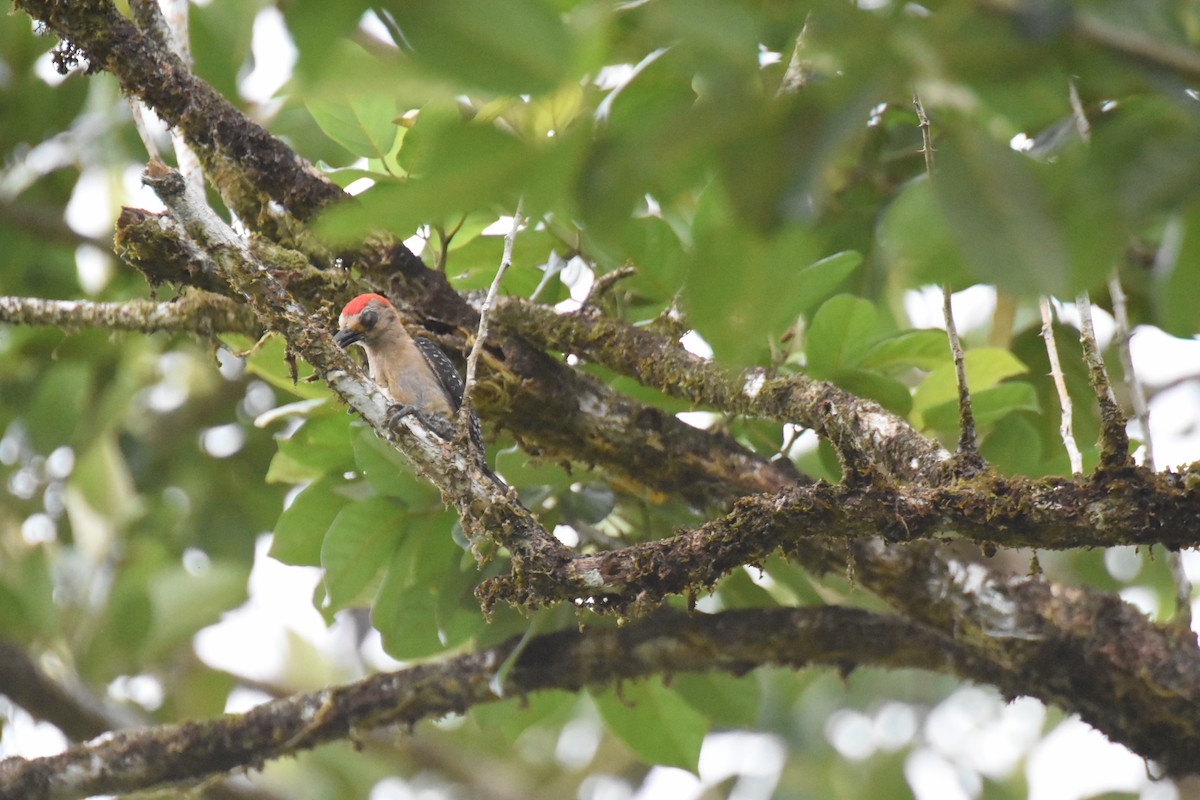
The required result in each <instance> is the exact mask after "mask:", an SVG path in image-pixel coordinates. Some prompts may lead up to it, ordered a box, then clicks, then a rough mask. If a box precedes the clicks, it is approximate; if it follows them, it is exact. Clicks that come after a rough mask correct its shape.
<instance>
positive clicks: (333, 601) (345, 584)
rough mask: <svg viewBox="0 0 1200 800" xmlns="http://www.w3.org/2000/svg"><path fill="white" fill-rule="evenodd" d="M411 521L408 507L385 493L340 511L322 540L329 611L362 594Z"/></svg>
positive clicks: (390, 554) (326, 606)
mask: <svg viewBox="0 0 1200 800" xmlns="http://www.w3.org/2000/svg"><path fill="white" fill-rule="evenodd" d="M407 523H408V514H407V512H406V511H405V510H404V508H402V507H401V506H399V505H397V504H396V503H394V502H392V501H390V500H386V499H384V498H381V497H375V498H371V499H368V500H363V501H361V502H358V503H351V504H350V505H348V506H346V507H345V508H343V509H342V510H341V511H339V512H338V514H337V516H336V517H334V520H333V524H332V525H330V526H329V531H328V533H326V534H325V540H324V541H323V542H322V544H321V566H322V567H323V568H324V570H325V605H324V608H325V609H326V610H327V611H328V612H330V613H331V612H333V611H336V610H338V609H340V608H344V607H346V606H347V605H349V604H350V603H352V602H354V601H355V600H356V599H357V598H358V596H359V594H360V593H361V592H362V591H363V590H364V589H365V588H366V587H367V585H368V584H369V583H370V582H371V580H372V579H373V578H374V577H375V576H376V575H377V574H378V573H379V571H380V568H381V567H382V566H383V565H384V564H386V563H388V559H389V558H391V556H392V553H393V552H394V551H395V550H396V544H397V543H398V542H399V541H400V538H401V536H402V535H403V534H404V531H405V529H406V527H407Z"/></svg>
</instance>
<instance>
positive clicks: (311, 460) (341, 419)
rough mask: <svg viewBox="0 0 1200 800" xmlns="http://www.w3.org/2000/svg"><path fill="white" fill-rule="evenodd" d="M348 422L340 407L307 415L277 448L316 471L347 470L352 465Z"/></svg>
mask: <svg viewBox="0 0 1200 800" xmlns="http://www.w3.org/2000/svg"><path fill="white" fill-rule="evenodd" d="M350 422H351V417H350V415H349V414H346V413H344V412H343V411H341V410H335V411H333V413H328V414H321V415H319V416H314V417H311V418H309V419H307V420H305V421H304V424H303V425H301V426H300V427H299V428H297V429H296V431H295V432H294V433H292V435H291V436H290V437H289V438H287V439H281V440H280V441H279V452H280V454H281V455H283V456H286V457H287V458H288V459H290V460H291V461H292V462H294V463H295V464H300V465H303V466H305V467H309V468H311V469H312V470H313V471H314V472H315V473H316V474H317V475H324V474H327V473H333V474H340V473H343V472H348V471H350V470H352V469H354V451H353V449H352V447H351V445H350V433H349V429H350Z"/></svg>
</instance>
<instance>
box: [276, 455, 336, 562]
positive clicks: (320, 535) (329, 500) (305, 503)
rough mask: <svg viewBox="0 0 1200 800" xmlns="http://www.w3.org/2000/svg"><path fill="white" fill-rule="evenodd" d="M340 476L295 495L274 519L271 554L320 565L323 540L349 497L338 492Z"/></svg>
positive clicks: (316, 482)
mask: <svg viewBox="0 0 1200 800" xmlns="http://www.w3.org/2000/svg"><path fill="white" fill-rule="evenodd" d="M339 483H341V479H340V478H336V477H332V476H325V477H322V478H321V479H320V480H318V481H315V482H314V483H312V484H310V485H309V486H306V487H305V488H304V489H303V490H302V491H301V492H300V493H299V494H297V495H296V496H295V498H293V499H292V504H291V505H290V506H288V507H287V508H286V509H284V511H283V513H282V514H280V515H279V520H278V521H277V522H276V523H275V536H274V538H272V540H271V550H270V552H269V553H268V555H270V556H271V557H272V558H274V559H276V560H278V561H282V562H283V563H284V564H292V565H293V566H298V567H319V566H321V542H322V541H324V539H325V532H326V531H328V530H329V526H330V525H332V524H333V520H334V518H335V517H337V515H338V512H340V511H341V510H342V509H343V508H344V507H345V506H346V503H347V502H348V500H347V499H346V497H344V496H343V495H340V494H338V493H337V491H336V488H337V486H338V485H339Z"/></svg>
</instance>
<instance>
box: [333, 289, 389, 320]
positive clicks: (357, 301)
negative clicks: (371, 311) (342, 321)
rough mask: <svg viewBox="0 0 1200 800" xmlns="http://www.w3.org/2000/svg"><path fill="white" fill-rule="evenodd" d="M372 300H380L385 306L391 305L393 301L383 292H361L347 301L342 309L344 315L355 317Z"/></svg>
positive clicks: (344, 316)
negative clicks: (389, 300) (382, 293)
mask: <svg viewBox="0 0 1200 800" xmlns="http://www.w3.org/2000/svg"><path fill="white" fill-rule="evenodd" d="M372 300H378V301H379V302H381V303H383V304H384V305H385V306H390V305H391V303H390V302H388V299H387V298H386V297H384V296H383V295H381V294H360V295H359V296H358V297H356V298H354V299H353V300H351V301H350V302H349V303H346V307H345V308H343V309H342V317H343V318H346V317H353V316H354V315H355V314H357V313H358V312H360V311H362V310H363V308H364V307H365V306H366V305H367V303H369V302H371V301H372Z"/></svg>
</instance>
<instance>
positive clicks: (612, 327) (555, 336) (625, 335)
mask: <svg viewBox="0 0 1200 800" xmlns="http://www.w3.org/2000/svg"><path fill="white" fill-rule="evenodd" d="M496 316H497V320H498V321H500V322H502V323H503V324H504V325H506V326H508V327H509V328H510V329H511V330H514V331H516V332H518V333H520V334H521V335H522V336H525V337H527V338H529V339H531V340H532V341H534V342H537V343H538V344H539V345H541V346H543V347H547V348H551V349H555V350H559V351H561V352H563V353H570V354H573V355H576V356H578V357H580V358H583V359H586V360H588V361H591V362H593V363H596V364H601V365H603V366H605V367H608V368H609V369H611V370H614V371H616V372H620V373H621V374H623V375H629V376H630V377H632V378H635V379H636V380H638V381H639V382H640V383H642V384H644V385H646V386H652V387H654V388H655V389H658V390H659V391H662V392H666V393H667V394H669V395H672V396H674V397H680V398H683V399H685V400H688V401H690V402H692V403H695V404H696V405H699V406H706V407H709V408H715V409H719V410H721V411H724V412H726V413H730V414H746V415H749V416H754V417H760V418H763V419H773V420H777V421H779V422H792V423H796V424H798V425H802V426H804V427H806V428H812V429H813V430H815V431H816V432H817V433H818V434H820V435H821V436H823V437H825V438H826V439H828V440H829V441H830V443H832V444H833V445H834V446H835V447H836V448H838V449H839V450H843V451H848V452H850V453H851V454H852V455H853V457H854V460H862V459H863V458H867V459H869V460H870V461H871V462H872V463H873V465H874V466H876V467H877V468H878V469H881V470H883V471H884V472H886V473H887V474H889V475H891V476H892V477H894V478H896V479H898V480H904V479H920V480H932V479H933V478H934V476H935V475H936V474H937V473H938V472H939V470H940V468H941V466H942V465H943V463H944V462H945V461H946V459H948V458H949V456H950V454H949V453H947V452H946V451H945V450H943V449H942V448H941V447H939V446H938V445H937V444H936V443H934V442H932V441H930V440H929V439H927V438H926V437H924V436H922V435H921V434H919V433H917V432H916V431H915V430H913V429H912V428H911V427H910V426H909V425H908V423H907V422H905V421H904V420H902V419H900V418H899V417H897V416H896V415H894V414H892V413H891V412H888V411H885V410H884V409H883V408H882V407H880V406H879V405H878V404H876V403H873V402H871V401H868V400H863V399H861V398H858V397H855V396H854V395H851V394H849V393H848V392H846V391H844V390H842V389H840V388H839V387H837V386H834V385H833V384H830V383H825V382H824V381H815V380H812V379H811V378H808V377H807V376H804V375H789V376H785V377H774V376H771V375H770V374H769V373H768V372H767V371H766V370H763V369H761V368H758V367H752V368H749V369H745V370H741V371H740V372H733V373H730V372H729V371H727V370H725V369H723V368H722V367H720V366H719V365H717V364H715V363H714V362H712V361H710V360H708V359H704V358H701V357H700V356H697V355H694V354H692V353H689V352H688V351H687V350H685V349H684V348H683V347H682V346H681V345H679V344H678V343H677V342H672V341H669V340H667V339H665V338H663V337H661V336H659V335H658V334H656V333H654V332H652V331H649V330H646V329H645V328H634V327H632V326H629V325H625V324H623V323H621V322H617V321H614V320H610V319H606V318H604V317H601V316H599V314H596V313H590V312H589V313H577V314H559V313H557V312H556V311H555V310H554V309H552V308H550V307H548V306H544V305H538V304H535V303H529V302H527V301H523V300H520V299H516V298H506V299H505V300H504V301H503V302H501V303H500V305H499V306H498V307H497V311H496Z"/></svg>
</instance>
